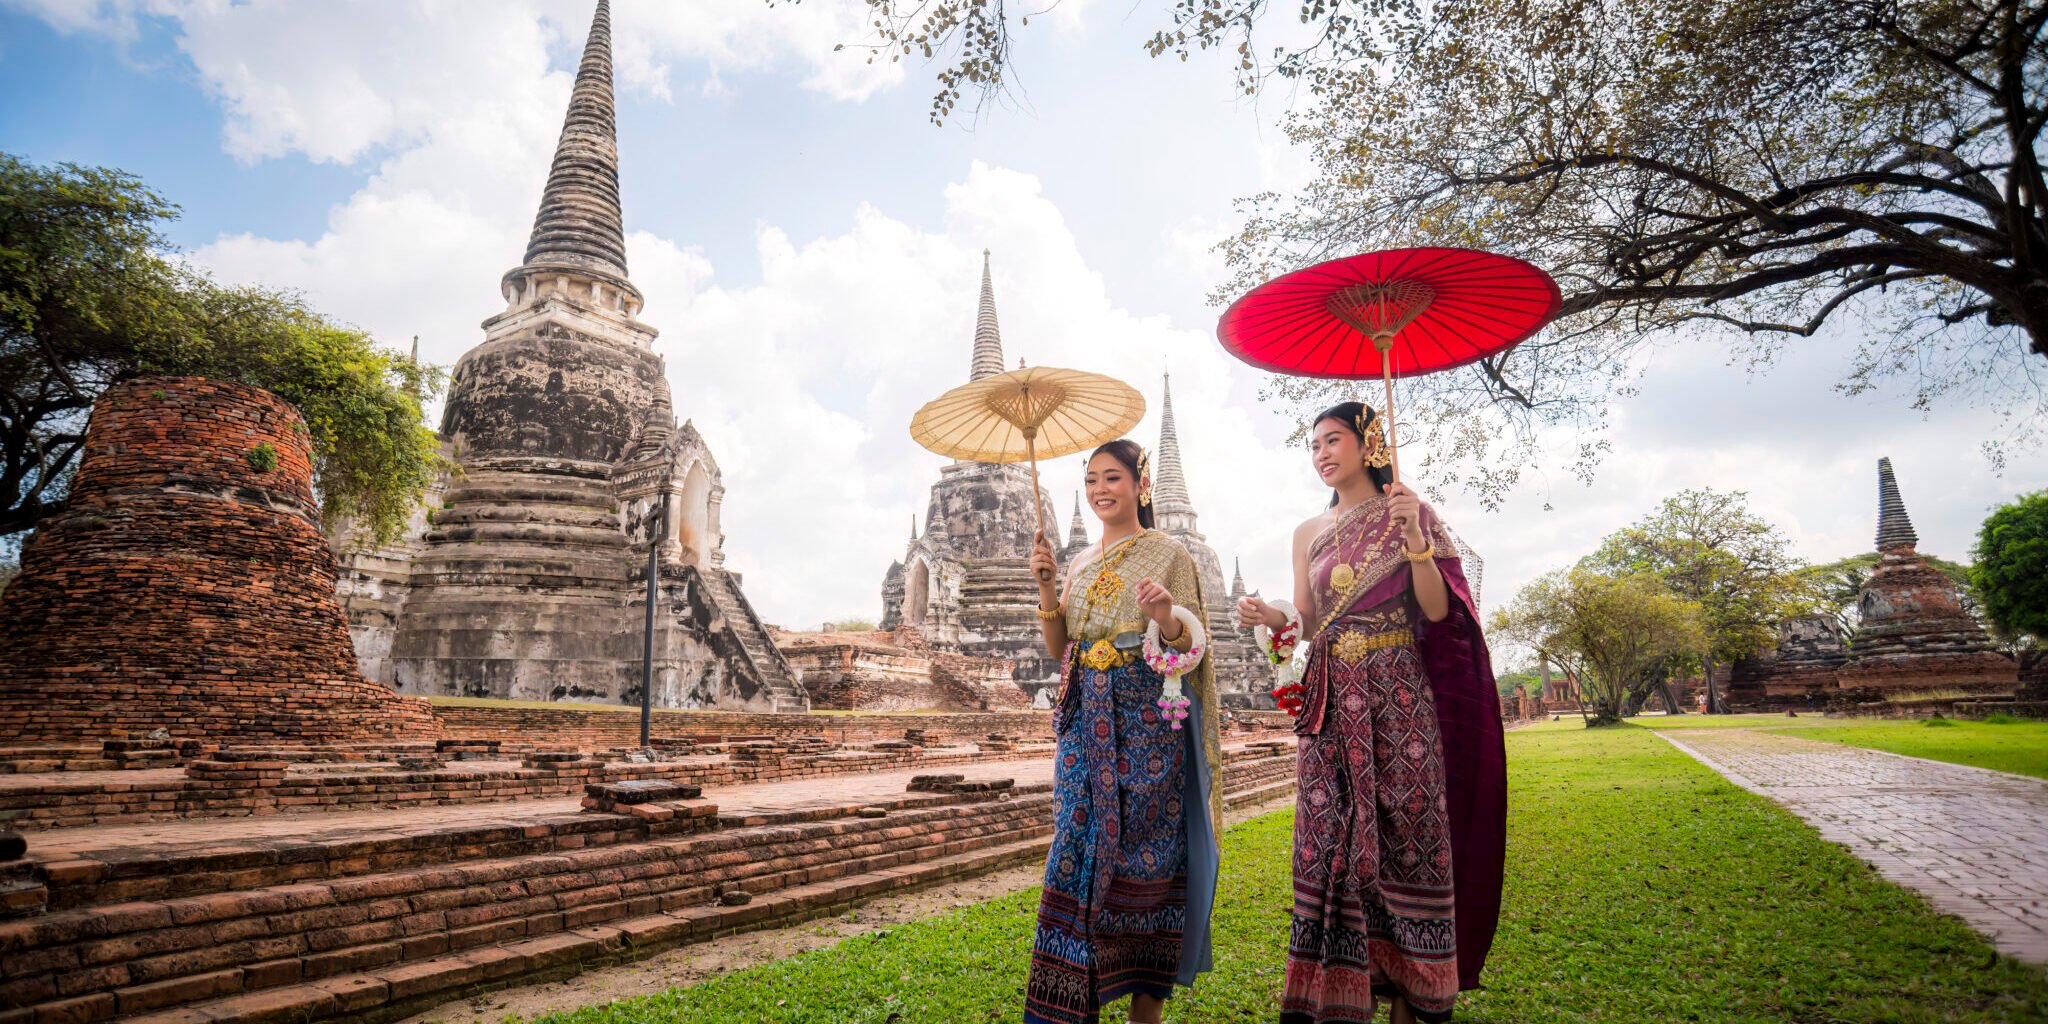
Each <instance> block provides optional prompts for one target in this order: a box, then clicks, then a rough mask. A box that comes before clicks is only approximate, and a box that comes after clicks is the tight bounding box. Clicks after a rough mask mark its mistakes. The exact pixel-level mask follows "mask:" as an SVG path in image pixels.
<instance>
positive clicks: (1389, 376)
mask: <svg viewBox="0 0 2048 1024" xmlns="http://www.w3.org/2000/svg"><path fill="white" fill-rule="evenodd" d="M1372 341H1373V345H1374V347H1376V348H1378V349H1379V350H1380V380H1381V382H1383V383H1384V384H1386V386H1387V404H1386V405H1384V406H1382V407H1381V408H1382V409H1384V410H1385V411H1386V416H1385V417H1384V418H1385V419H1386V423H1385V424H1383V425H1384V426H1385V427H1386V428H1387V459H1388V460H1389V464H1390V467H1391V468H1392V469H1393V471H1394V482H1395V483H1397V484H1398V483H1400V482H1401V448H1400V445H1399V444H1398V443H1397V442H1396V441H1395V440H1394V364H1393V362H1392V361H1391V360H1392V352H1393V349H1394V339H1393V336H1392V335H1389V336H1387V337H1384V338H1378V337H1376V338H1374V339H1373V340H1372Z"/></svg>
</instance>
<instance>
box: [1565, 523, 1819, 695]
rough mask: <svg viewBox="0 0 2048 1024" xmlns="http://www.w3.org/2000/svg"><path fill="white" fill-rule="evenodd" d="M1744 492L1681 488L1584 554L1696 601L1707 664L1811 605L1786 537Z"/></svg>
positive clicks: (1764, 639) (1741, 652) (1741, 649)
mask: <svg viewBox="0 0 2048 1024" xmlns="http://www.w3.org/2000/svg"><path fill="white" fill-rule="evenodd" d="M1748 497H1749V496H1748V495H1747V494H1745V493H1744V492H1742V491H1734V492H1728V493H1724V492H1720V491H1716V490H1714V489H1713V488H1711V487H1710V488H1707V489H1705V490H1692V489H1687V490H1683V491H1680V492H1678V493H1677V494H1675V495H1673V496H1671V497H1669V498H1666V499H1664V503H1663V505H1662V506H1660V507H1659V508H1658V510H1657V511H1656V512H1653V513H1651V514H1650V515H1649V516H1646V517H1645V518H1643V519H1642V520H1641V521H1639V522H1637V523H1636V524H1635V525H1633V526H1630V527H1628V528H1626V529H1623V530H1621V531H1620V532H1618V533H1615V534H1613V535H1612V536H1610V537H1608V538H1607V539H1606V540H1605V541H1604V542H1603V543H1602V544H1601V546H1600V549H1599V550H1598V551H1596V552H1595V553H1594V554H1593V555H1592V556H1591V558H1590V559H1589V562H1590V563H1591V564H1592V565H1594V566H1596V567H1598V568H1600V569H1602V570H1604V571H1606V572H1610V573H1630V572H1647V573H1650V574H1652V575H1654V576H1656V577H1657V578H1659V579H1661V580H1663V581H1664V582H1665V584H1666V585H1668V586H1669V587H1670V588H1671V591H1672V592H1673V593H1675V594H1677V595H1679V596H1681V597H1684V598H1687V599H1690V600H1693V601H1697V602H1699V605H1700V609H1701V611H1702V613H1703V614H1704V616H1705V627H1706V634H1707V635H1706V643H1705V646H1704V648H1703V649H1702V650H1700V651H1699V652H1698V653H1699V654H1700V656H1701V659H1702V661H1703V663H1704V665H1705V667H1706V668H1707V669H1708V670H1709V671H1711V670H1712V669H1713V667H1714V666H1716V665H1726V664H1730V663H1732V662H1734V661H1736V660H1738V659H1740V658H1745V657H1748V656H1750V655H1752V654H1755V653H1757V652H1759V651H1763V650H1766V649H1769V648H1770V647H1772V646H1773V645H1775V644H1776V643H1777V640H1778V623H1779V622H1780V621H1782V620H1784V619H1785V618H1786V617H1788V616H1790V615H1794V614H1798V613H1800V612H1803V611H1806V610H1807V607H1808V600H1807V593H1806V590H1805V588H1804V587H1803V586H1802V584H1801V580H1800V578H1799V576H1798V570H1799V569H1800V568H1801V566H1800V564H1799V562H1798V560H1796V559H1794V558H1793V557H1792V556H1791V554H1789V553H1788V552H1787V550H1786V549H1787V547H1788V546H1789V542H1788V541H1786V539H1785V537H1784V535H1783V534H1780V533H1779V532H1778V529H1777V527H1775V526H1772V525H1771V524H1770V523H1768V522H1765V521H1764V520H1763V519H1761V518H1759V517H1758V516H1756V515H1755V514H1753V513H1751V512H1750V511H1749V508H1748V505H1747V501H1748Z"/></svg>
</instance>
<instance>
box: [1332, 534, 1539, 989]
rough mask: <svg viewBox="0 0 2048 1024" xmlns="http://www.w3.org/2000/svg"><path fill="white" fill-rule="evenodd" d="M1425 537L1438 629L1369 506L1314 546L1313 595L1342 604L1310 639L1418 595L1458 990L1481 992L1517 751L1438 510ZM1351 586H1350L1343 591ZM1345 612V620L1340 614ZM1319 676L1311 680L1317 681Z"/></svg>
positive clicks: (1415, 615) (1398, 543)
mask: <svg viewBox="0 0 2048 1024" xmlns="http://www.w3.org/2000/svg"><path fill="white" fill-rule="evenodd" d="M1422 524H1423V531H1424V534H1425V535H1426V536H1428V537H1429V539H1430V542H1431V543H1432V544H1434V545H1436V566H1437V569H1438V570H1439V571H1441V572H1442V573H1443V577H1444V583H1445V585H1446V589H1447V590H1448V591H1449V592H1450V598H1451V602H1450V605H1451V608H1450V613H1449V614H1448V615H1446V616H1444V619H1443V621H1441V622H1430V621H1429V620H1428V619H1426V618H1424V617H1423V615H1422V612H1421V609H1419V608H1417V607H1415V604H1414V601H1415V599H1414V596H1413V592H1412V589H1411V587H1410V579H1411V576H1412V572H1413V570H1412V569H1411V567H1410V563H1409V561H1408V558H1407V555H1406V554H1405V553H1404V549H1405V547H1406V545H1405V544H1404V542H1403V541H1402V538H1401V531H1400V530H1398V529H1392V528H1390V527H1391V526H1392V523H1391V521H1390V520H1389V519H1388V517H1387V515H1386V503H1385V502H1384V501H1368V502H1366V503H1365V504H1364V505H1361V506H1359V507H1358V508H1355V509H1352V510H1350V511H1348V512H1346V513H1345V514H1344V515H1343V516H1342V517H1340V518H1339V519H1338V521H1337V522H1336V523H1334V524H1332V525H1331V526H1330V527H1329V528H1327V529H1325V530H1324V531H1323V532H1322V533H1321V534H1319V535H1318V536H1317V537H1316V539H1315V540H1314V541H1313V542H1312V543H1311V544H1310V545H1309V573H1310V578H1311V588H1310V589H1311V592H1312V593H1314V594H1316V595H1318V596H1319V597H1321V596H1327V595H1330V594H1332V593H1335V594H1337V595H1339V596H1338V597H1337V598H1336V599H1335V601H1333V602H1332V603H1331V605H1330V606H1329V608H1330V610H1328V611H1322V610H1319V611H1318V612H1316V613H1315V614H1316V616H1317V619H1316V621H1315V622H1313V623H1310V624H1309V626H1310V629H1309V631H1308V635H1307V638H1306V639H1305V641H1304V642H1306V640H1312V639H1313V638H1314V637H1315V636H1316V635H1317V634H1319V633H1321V632H1322V631H1323V630H1324V629H1326V628H1328V626H1329V625H1330V624H1331V623H1332V622H1334V621H1336V619H1337V618H1339V617H1340V616H1341V614H1342V613H1343V612H1352V611H1363V610H1365V609H1369V608H1374V607H1377V606H1379V605H1381V604H1383V603H1385V602H1386V601H1387V600H1388V599H1389V598H1392V597H1394V596H1395V595H1396V594H1400V593H1408V594H1409V597H1408V602H1409V612H1410V621H1412V622H1413V623H1414V624H1415V646H1416V649H1417V651H1418V652H1419V653H1420V654H1421V656H1422V667H1423V672H1424V674H1425V675H1427V676H1428V678H1429V686H1430V691H1431V693H1432V695H1433V696H1434V697H1435V701H1436V716H1437V727H1438V730H1439V731H1440V733H1441V734H1442V737H1443V754H1444V785H1445V802H1446V803H1447V805H1448V810H1449V813H1450V837H1451V879H1452V885H1453V887H1454V890H1455V892H1454V896H1455V899H1456V905H1457V930H1458V987H1459V988H1461V989H1471V988H1478V987H1479V972H1480V969H1481V968H1483V967H1484V966H1485V965H1486V954H1487V951H1488V950H1489V949H1491V948H1492V946H1493V933H1494V928H1495V926H1496V925H1497V924H1498V923H1499V921H1500V895H1501V875H1502V873H1503V872H1504V870H1505V868H1506V863H1507V809H1508V793H1507V790H1508V780H1507V750H1506V746H1505V741H1504V739H1503V736H1502V729H1501V723H1500V695H1499V693H1498V691H1496V690H1495V689H1494V684H1493V661H1492V658H1491V657H1490V656H1489V655H1488V653H1487V650H1486V637H1485V636H1484V635H1483V634H1482V633H1481V632H1480V629H1479V613H1478V610H1477V609H1476V608H1475V607H1474V606H1473V604H1472V588H1471V586H1470V585H1469V584H1468V583H1466V581H1465V568H1464V563H1463V561H1461V560H1460V558H1459V555H1458V549H1457V547H1456V545H1455V544H1453V543H1452V541H1451V538H1450V532H1449V531H1447V530H1445V529H1444V526H1443V521H1442V520H1441V519H1439V518H1438V517H1437V514H1436V511H1435V510H1434V509H1431V508H1430V507H1429V506H1427V505H1424V506H1423V508H1422ZM1340 564H1349V565H1352V566H1353V567H1354V569H1353V570H1352V575H1353V579H1352V580H1349V581H1346V580H1341V579H1340V580H1335V581H1333V580H1332V579H1331V578H1330V577H1331V575H1332V570H1333V569H1335V568H1336V567H1337V566H1338V565H1340ZM1337 582H1348V583H1349V584H1350V585H1349V586H1347V587H1336V586H1334V583H1337ZM1339 609H1341V612H1340V611H1339ZM1313 674H1314V673H1313V670H1311V675H1313ZM1327 693H1328V688H1327V687H1324V686H1312V687H1310V693H1309V694H1308V705H1307V706H1306V707H1304V708H1303V709H1302V713H1301V719H1300V721H1299V722H1298V723H1297V724H1296V731H1298V732H1301V733H1304V734H1309V735H1313V734H1314V733H1316V732H1318V731H1320V730H1321V728H1322V719H1323V704H1324V701H1325V700H1326V699H1327Z"/></svg>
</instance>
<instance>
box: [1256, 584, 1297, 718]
mask: <svg viewBox="0 0 2048 1024" xmlns="http://www.w3.org/2000/svg"><path fill="white" fill-rule="evenodd" d="M1266 605H1267V607H1269V608H1274V609H1277V610H1278V611H1279V612H1280V613H1281V614H1283V615H1285V616H1287V621H1286V622H1285V623H1282V624H1281V626H1280V628H1279V629H1277V630H1269V629H1267V628H1266V625H1265V623H1260V624H1259V625H1257V626H1255V627H1253V629H1252V636H1253V638H1254V639H1256V640H1257V641H1258V644H1259V649H1260V650H1261V651H1264V652H1265V654H1266V660H1267V661H1270V662H1272V663H1273V683H1274V686H1273V703H1275V704H1277V705H1279V706H1280V710H1282V711H1285V712H1287V713H1288V714H1289V715H1293V716H1294V717H1296V718H1299V717H1301V710H1302V705H1303V704H1304V702H1305V701H1306V698H1307V697H1308V687H1306V686H1303V685H1302V684H1301V673H1302V666H1301V664H1300V663H1299V662H1297V661H1296V660H1295V658H1294V655H1295V653H1296V650H1297V648H1299V647H1300V646H1301V613H1300V612H1298V611H1296V610H1295V609H1294V605H1292V604H1290V603H1289V602H1286V601H1268V602H1266Z"/></svg>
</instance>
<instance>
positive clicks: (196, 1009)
mask: <svg viewBox="0 0 2048 1024" xmlns="http://www.w3.org/2000/svg"><path fill="white" fill-rule="evenodd" d="M1050 842H1051V840H1050V836H1049V834H1048V835H1047V836H1043V837H1034V838H1027V839H1020V840H1017V841H1013V842H1009V843H1005V844H1002V845H997V846H991V847H987V848H983V849H979V850H973V851H966V852H961V853H957V854H952V855H948V856H943V857H938V858H934V859H932V860H928V861H924V862H921V863H918V864H915V865H905V866H899V867H891V868H882V869H879V870H876V871H870V872H864V873H861V874H857V875H852V876H848V877H844V878H839V879H833V880H830V881H824V882H817V883H811V884H806V885H801V886H796V887H793V888H790V889H787V890H784V891H782V892H779V893H773V894H769V895H766V896H757V897H755V898H754V899H753V900H752V901H751V902H749V903H747V904H746V905H744V906H736V907H726V906H708V907H692V908H687V909H682V910H675V911H668V912H663V913H657V914H647V915H641V916H636V917H632V918H628V919H625V920H620V921H615V922H613V923H610V924H605V925H596V926H592V927H585V928H578V929H574V930H571V931H567V932H562V933H559V934H553V935H545V936H539V937H534V938H527V939H523V940H516V941H510V942H502V943H497V944H493V945H490V946H485V947H481V948H478V949H474V950H470V951H468V952H465V953H460V954H450V955H445V956H439V957H435V958H432V959H429V960H423V961H418V962H414V963H407V964H402V965H398V966H395V967H389V968H382V969H377V970H370V971H363V972H358V973H355V974H349V975H342V976H337V977H333V978H328V979H324V980H321V981H318V982H314V983H310V984H298V985H291V986H287V987H283V988H276V989H269V990H264V991H261V992H256V993H248V994H243V995H231V996H225V997H221V998H211V999H208V1000H207V1001H205V1002H200V1003H197V1004H194V1005H191V1006H187V1007H183V1008H180V1009H174V1010H169V1011H164V1012H158V1013H150V1014H147V1015H145V1016H138V1017H134V1018H132V1019H133V1020H134V1021H135V1022H137V1024H282V1022H286V1021H306V1020H318V1019H322V1018H327V1017H337V1016H344V1015H347V1016H359V1017H362V1018H364V1019H369V1020H390V1019H394V1018H397V1017H400V1016H405V1015H408V1014H410V1013H413V1012H417V1011H419V1010H423V1009H427V1008H429V1007H431V1006H433V1005H434V1004H436V1003H439V1002H442V1001H444V1000H446V999H447V998H448V997H449V996H451V995H453V994H455V993H459V992H477V991H484V990H488V989H493V988H503V987H508V986H510V985H514V984H531V983H533V982H535V981H539V980H543V979H546V978H559V977H567V976H569V975H573V974H576V973H578V972H580V971H582V970H584V969H586V968H589V967H595V966H599V965H602V964H606V963H613V962H618V961H623V960H627V959H637V958H639V957H643V956H645V955H647V954H649V953H652V952H656V951H658V950H661V949H665V948H670V947H674V946H678V945H683V944H686V943H691V942H701V941H704V940H707V939H710V938H713V937H717V936H722V935H731V934H735V933H738V932H743V931H753V930H757V929H761V928H770V927H778V926H783V925H790V924H797V923H801V922H803V921H809V920H815V919H817V918H819V917H824V916H827V915H829V914H834V913H838V912H841V911H843V910H845V909H847V908H849V907H853V906H858V905H859V904H861V903H864V902H866V901H868V900H871V899H874V898H875V897H877V896H881V895H888V894H898V893H905V892H911V891H915V890H917V889H920V888H925V887H928V886H931V885H935V884H938V883H940V882H944V881H947V880H949V879H953V878H961V877H967V876H971V875H977V874H985V873H987V872H990V871H996V870H1000V869H1002V868H1005V867H1010V866H1014V865H1019V864H1028V863H1031V862H1032V861H1036V860H1040V859H1042V858H1043V857H1044V856H1045V851H1046V850H1047V848H1048V847H1049V846H1050ZM222 973H223V977H221V978H220V979H219V980H218V981H214V982H212V984H215V985H219V986H222V987H225V986H226V985H227V984H229V983H231V980H232V979H230V978H228V977H226V976H225V975H226V972H222ZM214 994H215V995H218V993H214ZM0 1020H4V1017H0Z"/></svg>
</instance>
